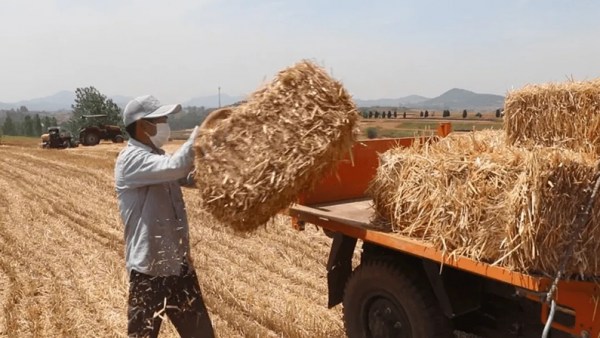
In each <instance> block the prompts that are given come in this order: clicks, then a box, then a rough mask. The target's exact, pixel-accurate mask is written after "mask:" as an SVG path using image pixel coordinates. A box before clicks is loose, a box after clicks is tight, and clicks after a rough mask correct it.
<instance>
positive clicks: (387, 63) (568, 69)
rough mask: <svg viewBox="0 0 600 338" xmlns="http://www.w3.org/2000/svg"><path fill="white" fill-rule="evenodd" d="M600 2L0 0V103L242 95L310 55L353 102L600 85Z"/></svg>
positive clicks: (169, 99)
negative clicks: (92, 95) (92, 92)
mask: <svg viewBox="0 0 600 338" xmlns="http://www.w3.org/2000/svg"><path fill="white" fill-rule="evenodd" d="M598 18H600V1H595V0H594V1H592V0H502V1H500V0H487V1H481V0H453V1H451V0H448V1H430V0H421V1H403V0H396V1H394V0H389V1H383V0H381V1H380V0H370V1H367V0H363V1H358V0H339V1H333V0H303V1H277V0H272V1H269V0H168V1H166V0H164V1H159V0H89V1H86V0H0V102H16V101H19V100H25V99H32V98H37V97H43V96H49V95H52V94H54V93H56V92H58V91H61V90H70V91H74V90H75V89H76V88H78V87H87V86H94V87H96V88H97V89H98V90H100V92H102V93H103V94H105V95H107V96H113V95H124V96H131V97H134V96H139V95H143V94H152V95H154V96H155V97H157V98H158V99H159V100H160V101H161V102H163V103H171V102H184V101H186V100H188V99H190V98H192V97H198V96H208V95H215V94H217V92H218V88H219V87H220V88H221V93H226V94H229V95H235V96H238V95H240V96H244V95H247V94H249V93H251V92H253V91H254V90H256V89H257V88H258V87H260V85H261V84H263V83H265V82H267V81H270V79H272V78H273V76H275V74H276V73H277V72H278V71H279V70H282V69H284V68H285V67H288V66H291V65H293V64H294V63H296V62H297V61H300V60H302V59H310V60H313V61H314V62H317V63H318V64H320V65H321V66H323V67H324V68H325V69H327V71H329V72H331V73H332V74H333V76H334V77H335V78H337V79H338V80H341V81H342V82H343V83H344V86H345V87H346V88H347V89H348V90H349V92H350V93H351V94H352V95H353V96H354V97H356V98H360V99H377V98H398V97H403V96H407V95H412V94H417V95H423V96H426V97H435V96H437V95H440V94H442V93H443V92H445V91H447V90H449V89H451V88H463V89H467V90H472V91H475V92H478V93H491V94H499V95H505V94H506V93H507V91H509V90H511V89H518V88H520V87H522V86H524V85H526V84H528V83H541V82H549V81H552V82H555V81H566V80H567V79H575V80H589V79H593V78H596V77H600V43H599V41H600V40H598V34H600V19H598Z"/></svg>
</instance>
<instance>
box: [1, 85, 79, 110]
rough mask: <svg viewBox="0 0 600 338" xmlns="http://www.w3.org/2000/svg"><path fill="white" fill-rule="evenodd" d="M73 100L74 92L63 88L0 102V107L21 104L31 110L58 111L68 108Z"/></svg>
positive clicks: (9, 107) (7, 107)
mask: <svg viewBox="0 0 600 338" xmlns="http://www.w3.org/2000/svg"><path fill="white" fill-rule="evenodd" d="M74 100H75V93H73V92H70V91H67V90H63V91H60V92H58V93H56V94H54V95H50V96H45V97H40V98H36V99H31V100H21V101H18V102H12V103H2V102H0V109H12V108H15V109H17V108H19V107H21V106H25V107H27V109H28V110H31V111H58V110H70V109H71V104H73V101H74Z"/></svg>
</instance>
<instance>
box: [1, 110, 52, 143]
mask: <svg viewBox="0 0 600 338" xmlns="http://www.w3.org/2000/svg"><path fill="white" fill-rule="evenodd" d="M23 108H25V109H23ZM26 109H27V108H26V107H21V108H20V109H18V110H16V111H15V110H14V109H11V110H3V111H0V112H1V113H4V114H6V118H5V119H4V123H2V128H1V129H0V130H2V134H3V135H11V136H40V135H41V134H42V133H43V132H44V131H45V130H46V129H47V128H48V127H50V126H57V125H58V121H56V117H54V116H48V115H46V116H43V117H40V114H39V113H35V114H30V113H28V112H27V110H26ZM17 111H18V112H17Z"/></svg>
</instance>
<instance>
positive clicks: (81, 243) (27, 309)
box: [0, 140, 344, 338]
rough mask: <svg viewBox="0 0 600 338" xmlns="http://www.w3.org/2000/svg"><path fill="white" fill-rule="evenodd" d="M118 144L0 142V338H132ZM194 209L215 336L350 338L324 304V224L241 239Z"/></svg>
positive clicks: (281, 224) (285, 225)
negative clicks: (119, 203) (48, 145)
mask: <svg viewBox="0 0 600 338" xmlns="http://www.w3.org/2000/svg"><path fill="white" fill-rule="evenodd" d="M35 141H36V142H37V140H35ZM177 146H178V145H177V144H169V145H167V151H172V150H173V149H175V148H176V147H177ZM121 147H123V145H122V144H112V143H107V144H104V143H103V144H100V145H98V146H95V147H79V148H75V149H67V150H54V149H51V150H43V149H37V148H22V147H14V146H2V148H1V149H0V152H2V156H1V157H0V172H2V175H0V313H1V314H0V337H1V338H13V337H126V336H127V334H126V332H127V331H126V329H127V285H128V284H127V276H126V270H125V260H124V257H123V254H124V247H123V227H122V224H121V221H120V218H119V213H118V208H117V199H116V195H115V191H114V181H113V177H114V163H115V158H116V155H117V153H118V151H119V150H120V148H121ZM184 195H185V200H186V203H187V204H188V206H189V205H193V204H195V203H199V202H198V198H199V197H198V194H197V191H195V190H192V189H187V188H184ZM188 216H189V220H190V240H191V243H192V244H193V247H192V257H193V258H194V264H195V266H196V270H197V272H198V278H199V281H200V285H201V286H202V291H203V294H204V298H205V301H206V304H207V306H208V310H209V313H210V315H211V319H212V321H213V324H214V327H215V331H216V334H217V337H226V338H238V337H291V338H303V337H343V336H344V332H343V324H342V314H341V308H339V307H338V308H336V309H331V310H330V309H328V308H327V278H326V268H325V266H326V263H327V257H328V253H329V245H330V242H331V240H330V239H329V238H327V237H326V236H325V235H324V234H323V233H322V231H317V230H315V229H314V228H307V230H306V231H305V232H302V233H300V232H298V231H295V230H293V229H292V228H291V225H290V223H289V220H287V219H283V218H281V219H280V218H277V219H276V220H275V221H274V222H273V224H272V226H270V227H268V228H267V229H259V230H258V231H257V233H255V234H254V235H253V236H237V235H234V234H233V233H232V232H231V231H230V229H228V228H224V227H223V226H222V225H220V224H219V223H218V222H215V221H214V220H213V219H212V218H210V217H208V216H207V215H206V214H205V213H204V212H202V211H201V210H199V209H198V208H188ZM161 331H162V332H161V334H160V337H161V338H169V337H179V335H178V334H177V332H176V331H175V330H174V329H173V327H172V326H171V325H169V324H168V323H166V324H165V325H164V326H163V328H162V329H161Z"/></svg>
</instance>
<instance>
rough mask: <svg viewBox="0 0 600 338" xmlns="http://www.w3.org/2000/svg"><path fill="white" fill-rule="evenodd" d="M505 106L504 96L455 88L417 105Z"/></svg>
mask: <svg viewBox="0 0 600 338" xmlns="http://www.w3.org/2000/svg"><path fill="white" fill-rule="evenodd" d="M502 106H504V96H500V95H494V94H477V93H474V92H472V91H468V90H464V89H459V88H453V89H450V90H449V91H447V92H445V93H444V94H442V95H440V96H438V97H434V98H433V99H429V100H425V101H423V102H420V103H419V104H418V105H416V107H417V108H427V109H475V110H486V109H497V108H501V107H502Z"/></svg>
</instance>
